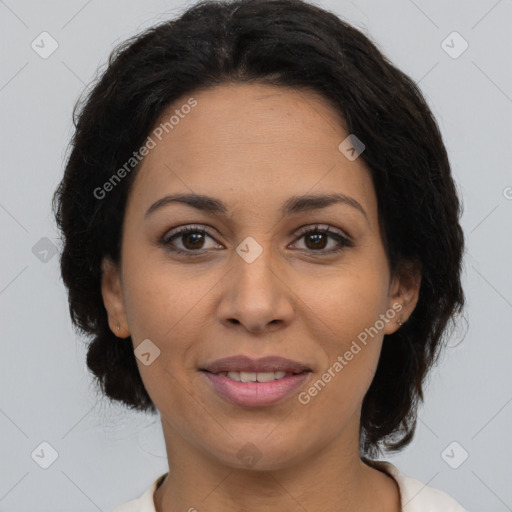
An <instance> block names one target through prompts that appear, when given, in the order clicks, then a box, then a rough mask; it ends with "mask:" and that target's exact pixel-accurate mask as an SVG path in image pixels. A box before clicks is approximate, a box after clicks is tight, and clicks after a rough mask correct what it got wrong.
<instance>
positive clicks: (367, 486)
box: [154, 425, 400, 512]
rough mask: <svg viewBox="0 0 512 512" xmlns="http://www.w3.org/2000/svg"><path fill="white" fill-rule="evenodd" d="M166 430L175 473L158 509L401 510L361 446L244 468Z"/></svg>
mask: <svg viewBox="0 0 512 512" xmlns="http://www.w3.org/2000/svg"><path fill="white" fill-rule="evenodd" d="M167 427H169V426H168V425H167ZM164 434H165V437H166V446H167V452H168V460H169V462H170V471H169V474H168V475H167V477H166V479H165V480H164V482H163V483H162V485H161V486H160V487H159V488H158V489H157V491H156V492H155V495H154V503H155V508H156V510H157V512H175V511H178V510H187V511H188V510H190V511H191V512H192V511H194V510H197V511H199V512H201V511H202V510H208V512H227V511H245V510H247V511H248V510H250V511H251V512H260V511H261V512H263V511H267V510H268V508H269V504H271V505H272V508H273V509H275V510H280V511H282V512H296V511H298V510H309V511H316V510H322V511H323V512H356V511H358V512H360V511H361V510H380V511H381V512H398V511H399V510H400V494H399V490H398V486H397V483H396V482H395V480H394V479H393V478H392V477H390V476H388V475H386V474H385V473H383V472H381V471H378V470H377V469H374V468H372V467H370V466H368V465H367V464H365V463H363V462H362V461H361V459H360V456H359V449H358V448H359V446H358V444H357V445H354V444H352V446H356V448H357V449H354V450H347V449H346V448H343V447H344V446H347V444H344V445H341V446H340V445H338V446H331V445H328V446H325V447H324V449H322V450H321V451H315V452H314V453H313V454H305V455H304V459H303V460H301V461H299V460H294V461H293V463H292V464H290V465H287V466H286V467H282V466H279V468H276V469H263V470H262V469H247V468H243V469H240V468H236V467H232V466H229V465H226V464H220V463H219V461H218V459H216V458H213V457H209V456H205V454H204V452H199V451H198V450H197V449H195V448H194V447H192V446H191V445H189V444H187V443H185V442H184V441H183V439H178V438H174V436H173V435H171V434H175V432H172V431H170V430H167V431H166V428H165V425H164ZM173 441H174V442H173ZM178 441H179V442H178Z"/></svg>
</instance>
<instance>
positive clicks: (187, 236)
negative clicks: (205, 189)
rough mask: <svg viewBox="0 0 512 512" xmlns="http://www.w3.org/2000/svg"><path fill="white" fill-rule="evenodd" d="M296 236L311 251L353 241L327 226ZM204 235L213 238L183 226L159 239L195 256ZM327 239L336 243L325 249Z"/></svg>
mask: <svg viewBox="0 0 512 512" xmlns="http://www.w3.org/2000/svg"><path fill="white" fill-rule="evenodd" d="M297 236H298V238H297V240H300V239H302V238H304V239H305V241H307V240H309V241H310V242H309V243H308V242H306V248H305V249H304V250H309V251H311V252H320V253H323V254H330V253H335V252H340V251H342V250H343V249H344V248H345V247H352V246H353V243H352V242H351V241H350V240H349V238H347V237H346V236H344V235H342V234H341V233H338V232H337V231H331V230H330V228H329V226H327V227H326V228H323V229H320V228H319V227H318V226H315V227H314V228H313V229H308V230H303V231H302V232H300V233H298V235H297ZM206 237H208V238H211V239H212V240H214V238H213V237H212V236H211V235H210V234H209V233H208V232H207V231H206V230H205V229H203V228H195V227H190V226H185V227H183V228H178V229H177V230H175V231H173V232H171V233H170V234H168V235H166V236H164V238H163V239H162V240H161V243H162V245H164V246H165V247H166V248H167V249H169V250H171V251H172V252H175V253H181V254H183V253H186V254H189V255H191V256H197V255H199V254H201V253H202V252H204V247H202V245H203V244H204V241H205V238H206ZM176 239H178V240H179V239H181V241H182V242H181V243H182V246H183V247H182V248H177V247H175V245H174V240H176ZM329 239H331V240H334V241H335V242H336V244H335V246H334V248H331V249H326V248H325V245H326V243H327V242H328V240H329ZM217 247H219V248H222V246H219V245H218V246H217ZM301 250H302V249H301ZM191 253H196V254H191ZM198 253H199V254H198Z"/></svg>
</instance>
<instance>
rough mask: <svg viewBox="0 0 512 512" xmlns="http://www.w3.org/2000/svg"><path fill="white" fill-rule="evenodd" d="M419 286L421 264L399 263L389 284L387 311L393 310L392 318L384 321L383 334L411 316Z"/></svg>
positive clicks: (394, 329) (396, 328) (398, 327)
mask: <svg viewBox="0 0 512 512" xmlns="http://www.w3.org/2000/svg"><path fill="white" fill-rule="evenodd" d="M420 286H421V266H420V264H419V263H416V264H415V263H412V262H410V261H407V262H404V263H401V264H400V265H399V266H398V269H397V271H396V272H395V274H394V275H393V277H392V279H391V282H390V285H389V300H388V311H395V312H396V314H395V316H394V317H393V320H392V321H390V322H386V327H385V328H384V334H393V333H394V332H395V331H397V330H398V329H400V324H399V323H398V321H400V322H401V323H402V324H404V323H405V322H406V321H407V319H408V318H409V317H410V316H411V314H412V312H413V311H414V308H415V307H416V304H417V302H418V298H419V294H420Z"/></svg>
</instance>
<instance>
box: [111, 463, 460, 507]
mask: <svg viewBox="0 0 512 512" xmlns="http://www.w3.org/2000/svg"><path fill="white" fill-rule="evenodd" d="M371 464H372V466H375V467H378V468H379V469H382V470H383V471H384V472H385V473H387V474H389V475H390V476H392V477H393V478H394V479H395V480H396V482H397V484H398V487H399V489H400V499H401V502H402V511H403V512H468V511H467V510H466V509H465V508H463V507H462V506H461V505H460V504H459V503H458V502H456V501H455V500H454V499H453V498H452V497H451V496H450V495H449V494H447V493H446V492H444V491H441V490H439V489H434V488H432V487H428V486H426V485H425V484H423V483H421V482H420V481H419V480H416V479H414V478H410V477H408V476H406V475H404V474H403V473H401V472H400V471H399V470H398V468H397V467H396V466H394V465H393V464H391V463H390V462H386V461H375V460H372V461H371ZM166 475H167V473H165V474H163V475H161V476H159V477H158V478H157V479H156V480H155V481H154V482H153V483H152V484H151V486H150V487H149V489H147V490H146V491H145V492H144V493H143V494H141V495H140V496H139V497H138V498H136V499H134V500H131V501H128V502H126V503H124V504H123V505H120V506H118V507H116V508H114V509H112V510H111V511H110V512H156V509H155V503H154V501H153V494H154V492H155V490H156V488H157V487H158V485H159V484H160V483H161V482H163V480H164V478H165V477H166Z"/></svg>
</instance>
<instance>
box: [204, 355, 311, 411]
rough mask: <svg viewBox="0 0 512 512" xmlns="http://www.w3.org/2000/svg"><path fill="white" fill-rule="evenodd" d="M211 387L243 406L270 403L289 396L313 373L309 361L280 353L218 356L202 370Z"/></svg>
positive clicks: (222, 396) (231, 401) (232, 401)
mask: <svg viewBox="0 0 512 512" xmlns="http://www.w3.org/2000/svg"><path fill="white" fill-rule="evenodd" d="M199 370H200V372H201V373H202V374H203V375H204V376H205V377H206V380H207V383H208V384H209V385H210V389H213V391H214V392H215V393H216V394H217V395H218V396H220V397H221V398H223V399H224V400H227V401H228V402H230V403H232V404H235V405H238V406H242V407H256V406H260V407H261V406H269V405H273V404H275V403H277V402H280V401H282V400H284V399H285V398H288V397H290V396H291V395H292V394H293V393H294V392H295V391H296V390H297V389H298V388H299V387H301V386H303V385H304V383H305V382H306V381H307V379H308V378H309V375H310V374H311V373H312V369H311V368H309V367H308V366H307V365H306V364H304V363H300V362H297V361H292V360H290V359H284V358H281V357H278V356H272V357H266V358H262V359H258V360H256V359H251V358H250V357H247V356H235V357H230V358H224V359H219V360H217V361H214V362H213V363H210V364H207V365H205V367H204V368H200V369H199Z"/></svg>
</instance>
